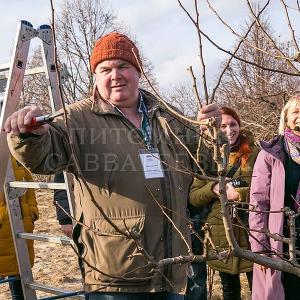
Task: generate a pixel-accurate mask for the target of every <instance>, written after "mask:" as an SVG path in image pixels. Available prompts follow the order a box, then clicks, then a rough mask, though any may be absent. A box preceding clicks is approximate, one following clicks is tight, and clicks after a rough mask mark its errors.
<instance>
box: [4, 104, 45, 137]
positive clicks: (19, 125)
mask: <svg viewBox="0 0 300 300" xmlns="http://www.w3.org/2000/svg"><path fill="white" fill-rule="evenodd" d="M41 115H43V112H42V110H41V109H40V108H39V107H37V106H36V105H31V106H25V107H24V108H22V109H20V110H18V111H16V112H14V113H13V114H12V115H11V116H9V117H8V118H7V120H6V121H5V124H4V128H3V131H5V132H6V133H10V132H12V133H14V134H16V135H19V134H20V133H28V132H32V133H34V134H37V135H43V134H46V133H47V132H48V130H49V125H48V124H42V125H38V124H37V125H34V126H32V119H33V118H34V117H39V116H41Z"/></svg>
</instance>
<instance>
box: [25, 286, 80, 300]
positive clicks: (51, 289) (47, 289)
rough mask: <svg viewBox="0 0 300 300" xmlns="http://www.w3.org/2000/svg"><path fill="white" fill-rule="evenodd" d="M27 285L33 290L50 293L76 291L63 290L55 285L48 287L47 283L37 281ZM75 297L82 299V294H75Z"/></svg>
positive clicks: (58, 293)
mask: <svg viewBox="0 0 300 300" xmlns="http://www.w3.org/2000/svg"><path fill="white" fill-rule="evenodd" d="M27 285H28V287H30V288H31V289H33V290H39V291H43V292H46V293H51V294H54V295H61V294H69V293H76V291H69V290H63V289H59V288H55V287H50V286H47V285H44V284H41V283H38V282H31V283H28V284H27ZM75 297H76V298H75ZM75 297H74V298H75V299H84V295H77V296H75ZM72 298H73V297H72Z"/></svg>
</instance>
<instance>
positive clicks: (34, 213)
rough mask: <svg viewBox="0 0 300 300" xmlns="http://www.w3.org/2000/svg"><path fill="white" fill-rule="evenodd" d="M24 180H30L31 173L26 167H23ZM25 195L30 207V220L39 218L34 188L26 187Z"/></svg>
mask: <svg viewBox="0 0 300 300" xmlns="http://www.w3.org/2000/svg"><path fill="white" fill-rule="evenodd" d="M24 169H25V168H24ZM25 180H26V181H32V176H31V173H30V172H29V171H28V170H26V169H25ZM25 196H26V202H27V203H28V205H29V207H30V211H31V217H32V221H36V220H37V219H38V218H39V210H38V206H37V201H36V197H35V192H34V189H27V191H26V195H25Z"/></svg>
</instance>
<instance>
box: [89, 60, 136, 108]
mask: <svg viewBox="0 0 300 300" xmlns="http://www.w3.org/2000/svg"><path fill="white" fill-rule="evenodd" d="M95 74H96V85H97V88H98V91H99V93H100V95H101V97H102V98H103V99H104V100H107V101H109V102H111V103H112V104H114V105H116V106H117V107H120V108H122V107H127V108H128V107H133V106H136V105H137V103H138V95H139V92H138V86H139V79H140V73H139V72H138V71H137V69H136V68H135V67H134V66H133V65H131V64H130V63H129V62H127V61H125V60H122V59H109V60H105V61H102V62H101V63H99V64H98V65H97V67H96V70H95Z"/></svg>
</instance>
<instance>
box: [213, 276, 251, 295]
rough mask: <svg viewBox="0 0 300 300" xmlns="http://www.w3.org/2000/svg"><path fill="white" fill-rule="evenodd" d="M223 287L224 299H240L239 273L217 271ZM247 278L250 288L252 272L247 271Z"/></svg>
mask: <svg viewBox="0 0 300 300" xmlns="http://www.w3.org/2000/svg"><path fill="white" fill-rule="evenodd" d="M219 274H220V277H221V282H222V288H223V299H224V300H241V281H240V274H235V275H232V274H228V273H224V272H219ZM246 275H247V279H248V284H249V288H250V290H251V289H252V277H253V273H252V272H247V273H246Z"/></svg>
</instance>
